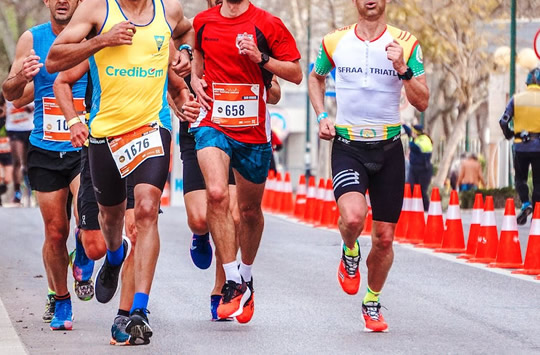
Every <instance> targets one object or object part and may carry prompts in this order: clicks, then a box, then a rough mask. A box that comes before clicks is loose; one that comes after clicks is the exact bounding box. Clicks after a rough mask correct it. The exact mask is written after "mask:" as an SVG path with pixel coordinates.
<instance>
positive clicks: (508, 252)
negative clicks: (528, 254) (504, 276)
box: [488, 198, 523, 269]
mask: <svg viewBox="0 0 540 355" xmlns="http://www.w3.org/2000/svg"><path fill="white" fill-rule="evenodd" d="M522 263H523V260H522V259H521V246H520V244H519V233H518V226H517V221H516V207H515V206H514V199H513V198H508V199H506V206H505V208H504V217H503V223H502V227H501V239H500V240H499V248H498V250H497V259H496V261H495V262H494V263H491V264H489V265H488V267H500V268H503V269H511V268H518V267H521V264H522Z"/></svg>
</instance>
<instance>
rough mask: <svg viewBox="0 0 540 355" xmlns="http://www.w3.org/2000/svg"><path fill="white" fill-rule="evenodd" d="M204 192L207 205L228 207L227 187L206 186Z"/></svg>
mask: <svg viewBox="0 0 540 355" xmlns="http://www.w3.org/2000/svg"><path fill="white" fill-rule="evenodd" d="M206 194H207V198H208V204H209V205H212V206H223V207H224V208H229V198H228V197H229V192H228V187H225V188H223V187H221V186H207V187H206Z"/></svg>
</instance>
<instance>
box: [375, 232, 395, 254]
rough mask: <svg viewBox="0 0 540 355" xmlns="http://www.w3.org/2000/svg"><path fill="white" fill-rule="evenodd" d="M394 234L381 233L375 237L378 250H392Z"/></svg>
mask: <svg viewBox="0 0 540 355" xmlns="http://www.w3.org/2000/svg"><path fill="white" fill-rule="evenodd" d="M393 241H394V236H393V234H391V233H381V234H379V235H378V236H376V237H375V238H374V239H373V247H374V248H376V249H378V250H383V251H385V250H391V249H392V243H393Z"/></svg>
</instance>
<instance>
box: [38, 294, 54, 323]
mask: <svg viewBox="0 0 540 355" xmlns="http://www.w3.org/2000/svg"><path fill="white" fill-rule="evenodd" d="M55 306H56V299H55V298H54V295H48V296H47V303H45V313H43V317H41V318H42V319H43V322H45V323H50V322H51V320H52V319H53V317H54V311H55V309H56V307H55Z"/></svg>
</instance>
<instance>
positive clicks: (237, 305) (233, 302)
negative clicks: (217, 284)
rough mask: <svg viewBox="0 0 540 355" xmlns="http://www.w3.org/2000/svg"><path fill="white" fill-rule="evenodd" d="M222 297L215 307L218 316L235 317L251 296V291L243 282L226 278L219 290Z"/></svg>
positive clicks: (240, 312)
mask: <svg viewBox="0 0 540 355" xmlns="http://www.w3.org/2000/svg"><path fill="white" fill-rule="evenodd" d="M221 293H222V294H223V297H222V298H221V302H219V306H218V309H217V315H218V317H219V318H228V317H236V316H239V315H240V314H242V312H243V310H244V305H245V304H246V302H247V300H248V299H249V298H250V296H251V291H250V290H249V288H248V287H247V285H246V283H245V282H242V283H241V284H238V283H236V282H234V281H232V280H228V281H227V282H226V283H225V285H224V286H223V289H222V290H221Z"/></svg>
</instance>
